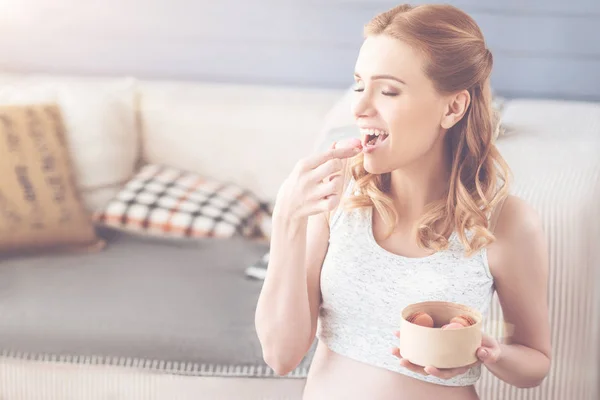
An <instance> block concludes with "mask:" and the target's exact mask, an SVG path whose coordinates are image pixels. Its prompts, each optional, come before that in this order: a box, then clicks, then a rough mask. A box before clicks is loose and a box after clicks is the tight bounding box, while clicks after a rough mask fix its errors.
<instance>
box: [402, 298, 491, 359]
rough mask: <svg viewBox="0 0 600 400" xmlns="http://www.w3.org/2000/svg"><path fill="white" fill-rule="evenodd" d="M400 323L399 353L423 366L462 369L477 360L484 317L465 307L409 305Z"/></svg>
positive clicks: (436, 303)
mask: <svg viewBox="0 0 600 400" xmlns="http://www.w3.org/2000/svg"><path fill="white" fill-rule="evenodd" d="M401 315H402V318H401V320H400V345H399V347H400V354H401V355H402V357H403V358H406V359H407V360H408V361H410V362H411V363H413V364H416V365H420V366H422V367H426V366H432V367H436V368H459V367H464V366H467V365H470V364H473V363H475V362H476V361H477V356H476V352H477V349H478V348H479V347H480V346H481V339H482V329H481V324H482V317H481V314H480V313H479V312H478V311H477V310H474V309H472V308H471V307H468V306H466V305H463V304H457V303H450V302H444V301H426V302H421V303H415V304H411V305H409V306H407V307H406V308H404V309H403V310H402V313H401Z"/></svg>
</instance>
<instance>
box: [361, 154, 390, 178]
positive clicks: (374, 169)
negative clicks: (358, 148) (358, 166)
mask: <svg viewBox="0 0 600 400" xmlns="http://www.w3.org/2000/svg"><path fill="white" fill-rule="evenodd" d="M363 168H364V169H365V171H367V172H368V173H369V174H372V175H381V174H386V173H388V172H391V171H392V170H391V169H390V168H389V165H387V163H383V162H381V160H380V159H379V160H378V159H376V158H375V157H369V156H368V155H365V157H364V159H363Z"/></svg>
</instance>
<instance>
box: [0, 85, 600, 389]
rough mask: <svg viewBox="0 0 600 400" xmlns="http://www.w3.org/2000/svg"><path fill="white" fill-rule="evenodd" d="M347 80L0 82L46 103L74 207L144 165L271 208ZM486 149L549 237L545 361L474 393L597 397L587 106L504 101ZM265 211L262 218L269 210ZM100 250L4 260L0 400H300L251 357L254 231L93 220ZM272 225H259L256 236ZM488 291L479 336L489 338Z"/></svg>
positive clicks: (596, 131)
mask: <svg viewBox="0 0 600 400" xmlns="http://www.w3.org/2000/svg"><path fill="white" fill-rule="evenodd" d="M348 101H349V93H348V91H344V90H328V89H306V88H297V87H269V86H257V85H233V84H216V83H203V82H174V81H152V80H140V79H134V78H127V77H124V78H107V77H104V78H101V77H74V76H73V77H71V76H50V75H18V74H4V75H0V105H2V104H31V103H48V102H53V103H56V104H58V106H59V107H60V109H61V110H62V113H63V115H64V118H65V123H66V136H67V142H68V146H69V148H70V150H71V154H72V158H73V168H74V174H75V180H76V183H77V188H78V190H79V193H80V194H81V198H82V202H83V204H84V206H85V209H86V210H87V212H89V213H90V215H94V214H95V213H98V212H99V211H102V210H104V209H105V208H106V207H107V205H109V204H110V202H111V200H112V199H114V197H115V196H117V195H118V194H119V193H120V192H121V190H122V189H123V187H124V186H125V185H126V184H127V183H128V182H129V181H130V180H131V179H132V178H133V177H134V176H135V175H136V174H137V173H138V172H139V171H140V170H141V169H143V168H144V167H145V166H148V165H166V166H169V167H170V168H176V169H181V170H182V171H188V172H191V173H194V174H198V175H200V176H203V177H206V178H207V179H213V180H215V181H219V182H229V183H231V184H232V185H238V186H240V187H243V188H244V189H245V190H247V191H249V192H251V193H252V194H253V195H254V196H255V197H256V198H258V199H260V200H261V201H264V203H267V204H268V203H271V202H272V201H273V199H274V198H275V195H276V193H277V190H278V187H279V184H280V183H281V181H282V180H283V178H284V177H285V176H286V175H287V173H288V172H289V171H290V170H291V168H292V167H293V165H294V163H295V162H296V160H297V159H299V158H300V157H303V156H305V155H306V154H309V153H310V152H314V151H317V150H320V149H321V148H323V146H325V145H326V144H327V143H329V142H330V141H331V140H333V139H337V138H340V137H346V136H352V135H354V134H355V133H356V131H355V130H354V129H355V128H354V127H353V126H352V124H351V118H350V116H349V113H348ZM502 116H503V119H502V122H503V128H504V133H503V134H502V135H501V136H500V137H499V138H498V146H499V147H500V150H501V151H502V152H503V154H504V155H505V157H506V159H507V161H508V162H509V164H510V165H511V167H512V169H513V174H514V176H515V186H514V188H513V191H514V193H516V194H517V195H520V196H522V197H524V198H526V200H528V201H530V202H531V203H532V204H533V205H534V206H535V207H536V208H537V209H538V210H539V212H540V213H541V215H542V216H543V218H544V223H545V226H546V229H547V236H548V240H549V243H550V248H551V281H550V298H549V302H550V310H551V318H552V340H553V349H554V363H553V368H552V371H551V373H550V376H549V377H548V379H547V380H546V381H545V382H544V383H543V385H542V386H541V387H539V388H536V389H530V390H521V389H515V388H511V387H508V386H506V385H504V384H502V383H501V382H498V381H497V380H495V379H493V378H492V377H491V376H489V375H486V374H484V376H483V378H482V379H481V381H480V382H479V383H478V391H479V392H480V394H481V396H482V399H484V400H496V399H502V400H521V399H526V398H527V399H544V400H571V399H577V400H580V399H581V400H587V399H590V400H591V399H597V398H598V396H599V392H598V390H599V388H598V385H597V381H598V370H599V369H600V361H599V360H600V339H599V338H600V322H599V320H600V300H599V298H598V296H596V293H597V291H595V290H594V288H595V286H594V284H595V282H597V281H598V278H599V276H600V272H599V271H600V266H599V265H598V263H597V260H598V259H600V252H599V251H598V250H597V248H595V246H594V243H595V242H594V241H597V240H598V238H600V230H599V225H600V224H598V223H597V222H596V223H594V222H595V221H600V218H599V217H600V213H599V210H598V207H597V204H598V200H600V178H599V176H600V163H599V161H598V157H597V155H598V153H599V151H600V105H599V104H596V103H591V102H588V103H585V102H566V101H559V100H534V99H515V100H510V101H507V102H506V104H505V106H504V108H503V110H502ZM266 220H268V218H266ZM95 228H96V232H97V235H98V237H99V238H101V240H102V241H103V243H104V245H103V248H102V249H100V250H98V251H84V252H73V251H61V252H48V253H47V252H35V253H32V254H29V253H28V254H10V255H4V256H3V255H0V264H2V265H1V268H0V354H1V355H2V358H1V359H0V398H2V399H5V398H6V399H10V400H12V399H42V398H43V399H82V398H85V399H107V398H110V399H191V398H194V399H198V398H202V399H229V398H231V399H238V398H239V399H242V398H243V399H267V398H269V399H270V398H273V399H275V398H278V399H283V398H285V399H299V398H300V397H301V393H302V387H303V378H304V377H305V376H306V373H307V371H308V368H309V366H310V355H311V353H310V352H309V353H308V354H307V356H306V357H305V359H304V360H303V361H302V363H301V364H300V365H299V366H298V367H297V368H296V369H295V370H294V371H293V372H292V373H290V374H289V376H286V377H279V376H276V375H275V374H274V373H273V371H272V370H270V368H268V366H266V365H265V364H264V362H263V361H262V356H261V352H260V346H259V344H258V340H257V338H256V335H255V333H254V325H253V318H254V307H255V304H256V300H257V298H258V294H259V292H260V287H261V281H260V280H257V279H251V278H249V277H248V276H247V275H245V274H244V271H245V269H246V268H247V267H248V266H249V265H251V264H252V263H254V262H255V261H256V260H258V259H260V258H261V257H263V255H265V254H266V253H267V252H268V236H267V237H265V236H263V237H258V238H257V237H245V236H243V235H234V236H231V237H227V238H224V237H201V238H189V237H173V236H170V237H167V236H164V237H162V236H161V235H157V234H148V232H139V231H138V232H136V231H132V230H126V229H118V228H115V227H110V226H109V227H107V226H103V225H102V224H98V225H97V226H96V227H95ZM267 230H268V229H267ZM497 321H501V312H500V308H499V304H498V301H497V299H494V304H493V306H492V313H491V316H490V318H489V321H488V323H487V326H486V329H487V330H488V331H489V332H491V333H493V334H498V335H500V334H501V324H498V323H497Z"/></svg>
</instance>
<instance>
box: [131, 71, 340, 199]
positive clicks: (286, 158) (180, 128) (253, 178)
mask: <svg viewBox="0 0 600 400" xmlns="http://www.w3.org/2000/svg"><path fill="white" fill-rule="evenodd" d="M340 94H341V91H340V90H334V89H306V88H294V87H276V86H259V85H233V84H216V83H215V84H208V83H184V82H150V81H141V82H140V118H141V123H142V135H143V152H144V161H146V162H149V163H155V164H163V165H169V166H172V167H177V168H180V169H184V170H188V171H192V172H196V173H199V174H202V175H203V176H206V177H209V178H211V179H216V180H220V181H229V182H232V183H236V184H238V185H240V186H243V187H245V188H247V189H249V190H251V191H253V192H254V193H256V194H257V195H258V196H259V197H261V198H262V199H263V200H265V201H269V200H273V199H274V198H275V196H276V194H277V191H278V189H279V186H280V185H281V183H282V181H283V179H285V177H286V176H287V175H288V174H289V173H290V171H291V169H292V168H293V166H294V164H295V163H296V161H297V160H299V159H300V158H301V157H305V156H307V155H309V154H310V152H311V148H312V146H313V143H314V141H315V140H316V138H317V136H318V132H319V130H320V129H321V126H322V123H323V119H324V117H325V115H326V114H327V112H328V110H329V109H330V108H331V107H332V105H333V104H334V103H335V101H336V100H337V99H338V98H339V96H340Z"/></svg>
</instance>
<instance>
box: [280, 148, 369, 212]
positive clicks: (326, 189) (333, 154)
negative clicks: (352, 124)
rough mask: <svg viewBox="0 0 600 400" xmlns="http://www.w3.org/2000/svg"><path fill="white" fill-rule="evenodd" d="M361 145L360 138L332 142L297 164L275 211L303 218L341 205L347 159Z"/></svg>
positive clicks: (358, 150) (355, 152) (284, 184)
mask: <svg viewBox="0 0 600 400" xmlns="http://www.w3.org/2000/svg"><path fill="white" fill-rule="evenodd" d="M361 148H362V145H361V142H360V140H359V139H348V140H345V141H343V142H341V143H333V144H332V145H331V147H330V148H329V150H327V151H326V152H325V153H321V154H317V155H314V156H310V157H307V158H303V159H301V160H300V161H298V162H297V163H296V166H295V167H294V169H293V170H292V172H291V174H290V175H289V176H288V177H287V178H286V179H285V181H284V182H283V184H282V185H281V187H280V189H279V192H278V193H277V199H276V202H275V209H274V211H273V213H274V214H278V215H280V216H283V217H285V218H286V219H302V218H307V217H309V216H311V215H315V214H319V213H322V212H329V211H331V210H333V209H334V208H335V207H337V206H338V204H339V203H340V200H341V196H342V193H341V192H342V190H343V185H344V182H343V179H342V177H341V173H342V170H343V168H344V160H346V159H348V158H350V157H354V156H356V155H357V154H358V153H360V151H361Z"/></svg>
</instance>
